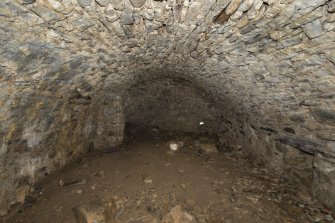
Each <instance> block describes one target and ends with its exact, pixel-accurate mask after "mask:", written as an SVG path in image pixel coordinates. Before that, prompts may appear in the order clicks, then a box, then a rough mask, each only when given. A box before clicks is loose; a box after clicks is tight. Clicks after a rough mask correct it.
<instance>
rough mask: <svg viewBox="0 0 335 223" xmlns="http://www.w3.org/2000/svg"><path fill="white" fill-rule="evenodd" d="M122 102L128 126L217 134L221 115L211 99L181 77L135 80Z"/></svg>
mask: <svg viewBox="0 0 335 223" xmlns="http://www.w3.org/2000/svg"><path fill="white" fill-rule="evenodd" d="M206 99H207V100H206ZM123 100H124V104H125V117H126V122H127V123H129V124H131V125H135V126H140V127H142V128H147V129H150V128H153V127H156V128H159V129H161V130H167V131H174V132H193V133H200V132H208V133H218V132H219V131H220V123H219V122H218V120H220V115H219V113H218V111H217V110H216V107H215V104H213V100H210V99H209V98H208V96H207V98H206V93H205V92H203V91H201V90H200V89H197V88H196V87H195V86H194V85H193V84H192V83H191V82H188V81H187V80H184V79H181V78H179V79H174V78H171V77H164V76H163V77H161V76H158V77H156V78H152V79H145V80H144V81H137V83H136V84H135V85H131V86H130V87H129V88H128V90H127V91H126V93H125V95H124V97H123ZM211 101H212V103H211ZM200 122H202V123H200Z"/></svg>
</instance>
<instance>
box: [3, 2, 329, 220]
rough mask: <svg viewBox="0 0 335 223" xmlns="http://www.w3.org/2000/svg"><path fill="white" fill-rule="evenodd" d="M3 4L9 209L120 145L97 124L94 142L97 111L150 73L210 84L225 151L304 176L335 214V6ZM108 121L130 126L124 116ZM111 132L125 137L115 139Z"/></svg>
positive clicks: (203, 85)
mask: <svg viewBox="0 0 335 223" xmlns="http://www.w3.org/2000/svg"><path fill="white" fill-rule="evenodd" d="M0 5H1V7H0V65H1V66H0V105H1V107H0V125H1V126H0V131H1V132H0V136H1V137H0V140H1V143H0V181H1V182H4V183H1V185H0V206H1V207H2V210H1V214H3V213H5V211H6V209H7V207H9V206H10V204H11V203H12V202H15V201H16V194H18V193H19V191H20V190H24V189H22V188H24V185H27V184H29V183H31V184H32V183H33V181H34V180H35V178H37V176H39V175H43V172H44V170H45V169H46V170H48V171H52V170H54V169H55V168H57V167H58V166H61V165H63V164H64V163H66V162H68V161H69V160H70V158H69V157H76V156H78V155H79V154H80V153H83V152H85V151H87V150H88V149H89V147H90V146H89V145H92V143H91V142H93V145H94V142H96V143H99V144H100V145H103V146H104V145H106V144H108V143H110V142H112V143H114V142H117V140H119V139H121V138H122V136H121V135H120V134H119V133H120V132H121V130H122V128H123V127H122V124H121V125H120V126H117V125H112V124H110V125H109V124H108V125H107V126H106V128H105V129H104V127H99V129H100V130H102V131H100V133H101V134H100V135H99V136H97V131H96V128H95V127H96V126H97V125H100V124H98V123H103V122H102V121H101V118H102V117H100V118H99V119H97V118H96V114H97V113H98V111H99V109H100V105H102V103H103V102H104V101H105V99H106V98H110V97H112V98H113V97H114V98H117V96H118V95H119V94H120V95H122V92H123V91H124V89H126V88H127V86H129V85H131V84H133V83H132V82H133V80H134V78H135V77H136V76H138V75H140V74H143V73H145V72H146V71H147V70H157V71H162V70H164V71H165V72H167V73H175V74H176V75H179V76H181V77H183V78H185V79H188V80H191V81H192V82H193V83H196V84H197V86H199V87H201V89H205V91H206V92H209V93H210V94H211V96H212V97H213V98H214V99H215V100H216V101H217V103H219V104H221V105H222V113H224V114H227V115H226V116H225V117H226V118H225V117H223V119H222V129H223V132H222V136H221V140H222V142H223V143H225V144H227V145H228V144H232V146H234V147H242V148H245V149H247V150H248V151H250V154H253V155H254V157H257V159H258V160H259V161H260V162H263V163H265V164H267V165H268V166H270V167H271V166H272V168H273V169H275V170H276V171H279V172H282V173H283V174H285V175H287V176H293V178H297V179H300V180H301V181H302V182H304V185H306V186H307V187H310V188H312V190H313V191H314V193H315V195H316V196H317V197H318V198H319V199H320V200H321V201H322V202H324V203H325V204H326V205H327V206H332V207H335V204H334V201H335V199H334V198H335V186H334V185H335V182H334V181H335V176H334V175H335V160H334V159H335V143H334V141H335V135H334V132H335V94H334V92H335V84H334V82H335V80H334V78H335V74H334V66H335V65H334V64H335V44H334V42H335V31H334V27H335V13H334V12H335V2H334V0H313V1H311V0H281V1H274V0H206V1H205V0H193V1H187V0H185V1H183V0H167V1H165V0H164V1H154V0H96V1H94V0H1V1H0ZM155 73H157V72H155ZM147 76H148V78H149V76H150V72H149V73H148V74H147ZM77 88H79V89H80V91H78V89H77ZM78 92H79V93H78ZM107 104H108V102H107ZM111 104H113V103H111ZM115 104H118V103H115ZM106 109H107V108H106ZM111 109H113V108H111ZM122 109H123V108H122V107H118V108H115V110H116V111H122ZM107 110H108V109H107ZM112 113H113V111H109V112H108V111H106V112H103V111H101V112H100V113H99V114H107V116H110V115H111V114H112ZM116 113H117V112H116ZM112 116H113V117H117V120H116V121H115V122H114V123H120V122H121V120H122V114H120V115H119V116H118V115H112ZM97 120H100V121H98V122H97ZM106 120H108V119H107V117H106ZM106 123H107V122H106ZM112 123H113V122H112ZM94 126H95V127H94ZM112 127H113V129H112V132H115V133H116V135H115V136H114V137H113V138H112V139H110V138H108V137H107V138H106V137H105V136H104V133H106V134H107V133H109V132H110V130H109V128H112ZM114 128H115V129H114ZM104 139H107V142H108V143H106V144H104V143H103V142H102V141H103V140H104ZM101 140H102V141H101ZM110 140H111V141H110ZM68 154H70V155H68ZM71 154H72V155H71ZM32 163H34V165H32ZM45 166H46V168H44V167H45ZM26 178H28V180H25V179H26Z"/></svg>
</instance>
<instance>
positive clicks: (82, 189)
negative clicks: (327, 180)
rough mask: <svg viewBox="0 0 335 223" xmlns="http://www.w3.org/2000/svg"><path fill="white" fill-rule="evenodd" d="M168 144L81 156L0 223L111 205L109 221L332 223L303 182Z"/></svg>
mask: <svg viewBox="0 0 335 223" xmlns="http://www.w3.org/2000/svg"><path fill="white" fill-rule="evenodd" d="M167 141H168V140H167V139H162V138H157V137H156V138H155V139H151V140H138V139H134V140H133V141H131V143H128V144H127V145H125V146H123V147H122V148H121V151H120V152H116V151H109V153H105V154H99V155H98V154H91V155H90V156H87V157H84V158H83V159H81V161H80V162H78V163H76V164H72V165H71V166H68V167H66V168H64V169H63V170H62V171H61V172H59V173H55V174H52V175H49V176H47V177H46V179H45V180H44V181H43V182H42V183H41V185H40V186H38V187H37V188H36V191H35V192H34V193H33V194H32V195H31V196H29V197H26V202H25V204H23V205H22V206H20V207H16V208H14V209H13V210H12V212H14V211H15V214H13V213H12V216H11V217H10V218H9V219H6V220H5V219H3V220H2V221H3V222H5V223H14V222H27V223H44V222H47V223H54V222H55V223H56V222H57V223H75V222H76V220H75V214H77V215H76V218H77V221H78V222H81V221H80V214H82V212H84V215H86V217H87V216H89V215H90V213H93V212H94V210H99V208H100V209H101V207H104V205H106V204H107V203H108V202H109V205H110V208H111V209H112V212H113V216H112V218H113V219H114V220H110V222H138V223H139V222H143V223H144V222H161V221H165V222H175V223H177V222H185V223H187V222H213V223H214V222H224V223H247V222H248V223H253V222H257V223H261V222H264V223H265V222H266V223H269V222H273V223H276V222H278V223H279V222H280V223H293V222H297V223H305V222H334V221H333V219H332V216H331V215H330V214H329V213H328V212H327V210H324V209H323V208H322V207H321V206H319V205H318V204H317V203H316V202H315V201H314V200H313V199H312V198H311V197H310V196H309V194H308V193H306V192H304V191H302V190H300V189H299V187H298V185H296V184H294V183H289V182H287V181H285V180H283V179H280V178H277V177H276V176H273V175H271V173H268V172H267V171H266V170H265V169H263V168H260V167H256V166H253V165H252V164H251V162H250V161H248V160H247V159H246V155H245V154H244V153H243V152H242V150H239V151H230V152H220V153H215V154H211V155H209V154H204V153H201V152H199V151H198V150H197V149H196V147H194V146H193V145H194V144H193V142H192V139H186V140H184V143H185V145H184V146H183V148H181V149H180V150H178V151H176V152H174V151H172V150H170V149H169V146H168V143H167ZM106 202H107V203H106ZM85 208H86V209H85ZM78 210H79V211H78ZM85 210H86V211H85ZM92 210H93V211H92ZM171 210H172V211H171ZM79 212H80V213H79ZM78 213H79V214H78ZM169 213H170V214H169ZM93 215H94V213H93ZM93 215H92V214H91V215H90V216H93ZM173 215H183V216H184V217H183V219H184V220H183V219H182V218H180V219H179V220H178V219H177V218H178V217H174V216H173ZM78 216H79V217H78ZM88 218H89V217H88ZM93 218H94V216H93ZM78 219H79V220H78ZM171 219H172V220H171ZM173 219H174V220H173ZM88 221H89V220H88ZM0 222H1V219H0ZM82 222H85V221H84V220H82ZM92 222H93V221H92Z"/></svg>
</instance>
